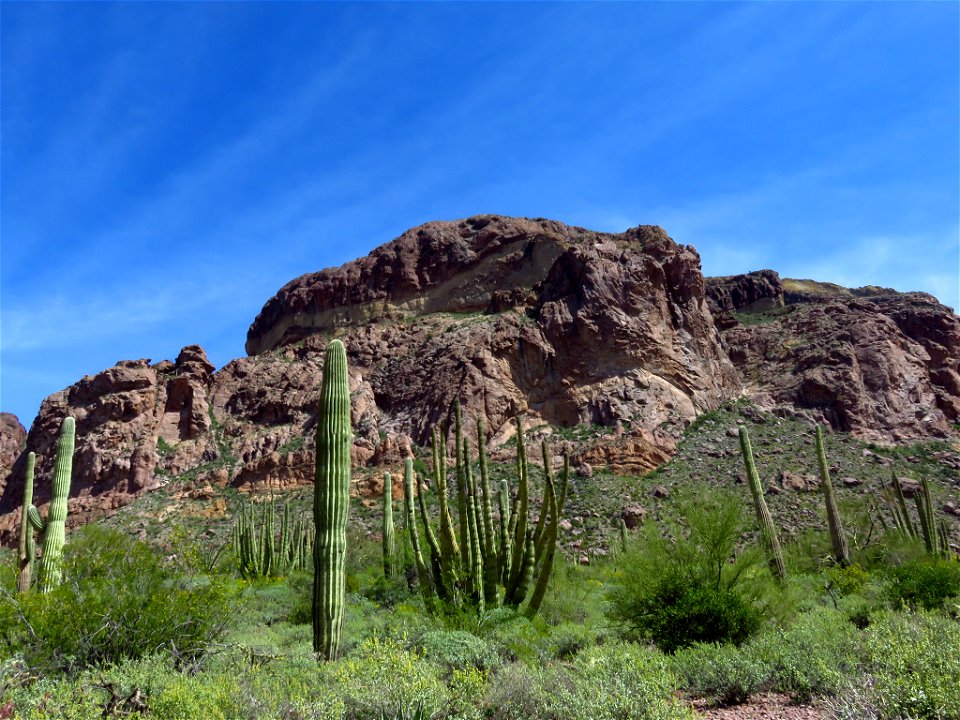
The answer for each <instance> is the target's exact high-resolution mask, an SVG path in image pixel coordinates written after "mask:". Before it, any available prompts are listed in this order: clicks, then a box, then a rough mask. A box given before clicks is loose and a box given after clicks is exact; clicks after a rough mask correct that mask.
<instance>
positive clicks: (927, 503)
mask: <svg viewBox="0 0 960 720" xmlns="http://www.w3.org/2000/svg"><path fill="white" fill-rule="evenodd" d="M913 501H914V503H916V506H917V515H919V517H920V530H921V531H922V533H923V544H924V546H925V547H926V549H927V552H928V553H930V554H931V555H936V554H937V551H938V547H937V546H938V544H939V539H940V538H939V536H938V535H937V530H936V525H935V523H934V519H933V503H932V501H931V500H930V484H929V483H928V482H927V478H925V477H921V478H920V492H919V493H917V494H916V495H914V496H913Z"/></svg>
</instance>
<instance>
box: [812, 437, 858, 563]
mask: <svg viewBox="0 0 960 720" xmlns="http://www.w3.org/2000/svg"><path fill="white" fill-rule="evenodd" d="M816 437H817V462H818V464H819V465H820V484H821V485H822V486H823V499H824V502H825V504H826V506H827V525H828V526H829V528H830V541H831V542H832V543H833V557H834V559H835V560H836V561H837V563H839V564H840V565H841V566H842V567H846V566H847V565H849V564H850V546H849V545H848V544H847V536H846V535H845V534H844V532H843V523H842V522H841V520H840V511H839V510H838V509H837V501H836V498H834V496H833V483H832V482H831V481H830V466H829V465H827V453H826V451H825V450H824V448H823V428H821V427H820V425H817V429H816Z"/></svg>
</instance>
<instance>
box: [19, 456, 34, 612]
mask: <svg viewBox="0 0 960 720" xmlns="http://www.w3.org/2000/svg"><path fill="white" fill-rule="evenodd" d="M36 462H37V456H36V454H34V453H32V452H31V453H28V454H27V466H26V468H25V470H24V476H23V505H22V507H21V509H20V552H19V556H18V559H19V561H20V575H19V577H18V578H17V590H18V592H21V593H25V592H26V591H27V590H29V589H30V581H31V579H32V578H33V557H34V555H35V553H36V551H35V549H34V545H33V524H32V523H31V522H30V508H31V507H33V471H34V466H35V465H36ZM34 510H36V508H34ZM37 517H39V513H38V515H37Z"/></svg>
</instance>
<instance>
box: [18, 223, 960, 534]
mask: <svg viewBox="0 0 960 720" xmlns="http://www.w3.org/2000/svg"><path fill="white" fill-rule="evenodd" d="M331 337H340V338H341V339H342V340H343V341H344V343H345V345H346V347H347V349H348V355H349V361H350V372H351V376H350V382H351V393H352V398H353V424H354V430H355V439H354V446H353V453H354V462H355V464H356V465H358V466H364V465H376V464H381V463H396V462H398V461H399V460H400V459H401V458H402V457H405V456H408V455H409V453H410V451H411V446H412V445H413V444H421V445H422V444H425V443H426V442H427V440H428V437H429V433H430V429H431V427H432V426H433V425H435V424H437V423H446V422H448V421H449V420H450V418H451V410H452V406H453V403H454V402H455V401H456V400H460V402H461V403H462V404H463V406H464V414H465V416H466V417H468V418H470V422H469V424H468V430H471V431H472V430H473V425H472V423H473V422H474V421H475V419H476V418H478V417H483V418H484V420H485V423H486V427H487V432H488V434H489V435H490V444H491V447H492V449H493V452H494V453H496V452H498V448H499V447H501V446H502V445H503V444H504V443H505V441H507V440H508V439H509V438H510V437H511V435H512V433H513V432H514V430H513V425H512V422H510V421H511V419H512V417H513V416H514V415H517V414H522V415H523V416H524V418H525V423H526V427H528V428H531V429H533V428H539V429H540V432H548V431H550V429H551V428H553V429H561V428H573V430H560V431H559V432H560V433H561V435H562V436H563V437H567V438H574V439H573V440H566V441H563V442H564V443H565V445H566V447H567V449H569V450H570V451H571V452H572V453H573V454H574V463H575V464H576V465H579V466H581V467H582V468H583V469H584V472H589V466H590V465H597V464H602V465H609V466H612V467H614V468H616V469H617V470H620V471H626V472H641V471H644V470H648V469H651V468H653V467H655V466H657V465H659V464H661V463H662V462H664V461H666V460H667V459H669V457H670V456H671V455H672V454H673V452H674V451H675V447H676V439H677V437H678V436H679V435H680V433H681V432H682V430H683V428H684V427H685V425H686V424H688V423H689V421H690V420H692V419H693V418H694V417H696V416H697V415H699V414H701V413H703V412H705V411H708V410H711V409H713V408H716V407H717V406H718V405H719V404H720V403H722V402H723V401H725V400H727V399H731V398H736V397H739V396H740V395H741V393H742V392H743V391H744V388H746V391H747V393H748V394H749V395H751V396H752V397H754V398H755V399H757V400H758V401H760V402H761V403H764V404H766V405H769V406H771V407H777V406H780V407H782V408H784V410H785V411H787V412H803V413H807V414H811V415H817V416H820V417H822V418H824V419H826V420H827V421H829V422H831V423H832V424H833V425H834V426H835V427H837V428H839V429H843V430H849V431H852V432H856V433H858V434H861V435H864V436H866V437H877V438H883V439H896V438H907V437H929V436H941V435H945V434H949V433H950V432H952V426H951V423H952V422H956V420H957V418H958V415H960V374H958V363H960V321H958V318H957V316H956V315H955V314H953V313H952V312H950V311H949V309H947V308H944V307H943V306H942V305H939V304H938V303H936V301H935V300H933V299H932V298H930V297H929V296H924V295H916V294H911V295H901V294H897V293H893V292H892V291H884V290H882V289H877V288H868V289H861V290H858V291H849V290H846V289H843V288H837V287H836V286H827V285H824V284H818V283H812V282H810V281H781V280H780V278H779V276H778V275H777V274H776V273H775V272H773V271H769V270H767V271H760V272H757V273H750V274H749V275H741V276H734V277H729V278H712V279H708V280H706V281H705V279H704V278H703V276H702V274H701V271H700V261H699V256H698V255H697V253H696V251H695V250H694V249H693V248H692V247H689V246H681V245H677V244H676V243H674V242H673V241H672V240H671V239H670V238H669V237H668V236H667V234H666V233H665V232H664V231H663V230H662V229H660V228H658V227H654V226H641V227H637V228H633V229H631V230H628V231H627V232H625V233H621V234H610V233H597V232H592V231H589V230H585V229H582V228H576V227H569V226H566V225H563V224H561V223H558V222H554V221H549V220H526V219H514V218H504V217H497V216H481V217H475V218H470V219H468V220H464V221H461V222H433V223H428V224H426V225H423V226H420V227H418V228H414V229H412V230H410V231H408V232H406V233H404V234H403V235H401V236H400V237H399V238H397V239H396V240H393V241H392V242H390V243H387V244H385V245H383V246H381V247H379V248H377V249H376V250H374V251H373V252H372V253H370V255H368V256H366V257H364V258H361V259H359V260H356V261H354V262H351V263H348V264H346V265H344V266H342V267H340V268H334V269H328V270H324V271H321V272H318V273H312V274H309V275H304V276H302V277H300V278H297V279H296V280H293V281H292V282H290V283H288V284H287V285H286V286H284V287H283V288H281V290H280V291H279V292H278V293H277V295H276V296H274V297H273V298H271V299H270V300H269V301H268V302H267V303H266V304H265V305H264V308H263V310H262V312H261V313H260V314H259V315H258V316H257V318H256V320H255V321H254V322H253V324H252V326H251V328H250V331H249V334H248V337H247V351H248V353H249V355H248V357H245V358H240V359H237V360H234V361H232V362H230V363H228V364H227V365H226V366H224V367H223V368H221V369H220V370H219V371H217V372H213V366H212V365H211V364H210V363H209V361H208V360H207V358H206V356H205V354H204V352H203V350H202V349H201V348H200V347H198V346H190V347H187V348H184V349H183V351H182V352H181V353H180V355H179V356H178V358H177V359H176V361H175V362H170V361H162V362H159V363H155V364H151V362H150V361H149V360H135V361H123V362H120V363H118V364H117V365H116V366H115V367H113V368H110V369H108V370H105V371H103V372H102V373H100V374H98V375H95V376H92V377H86V378H83V379H82V380H81V381H80V382H78V383H77V384H75V385H73V386H71V387H69V388H67V389H65V390H63V391H61V392H59V393H56V394H54V395H51V396H50V397H49V398H47V399H46V401H45V402H44V404H43V406H42V408H41V412H40V415H39V416H38V418H37V420H36V422H35V423H34V424H33V427H32V428H31V430H30V433H29V436H28V438H27V445H28V446H29V448H30V449H31V450H34V451H35V452H37V455H38V466H37V470H38V480H37V489H36V497H37V500H38V501H39V502H40V503H43V502H46V501H47V499H48V496H49V476H50V474H51V472H52V467H51V465H52V459H53V449H54V445H55V442H56V436H57V428H58V427H59V423H60V420H61V418H62V417H63V416H64V415H65V414H68V413H69V414H72V415H73V416H74V417H76V419H77V452H76V456H75V461H74V482H73V493H72V494H73V496H74V500H72V501H71V520H72V522H74V523H76V522H83V521H85V520H87V519H89V518H91V517H94V516H97V515H102V514H108V513H110V512H113V511H114V509H115V508H117V507H120V506H122V505H124V504H126V503H128V502H130V501H131V500H132V499H133V498H135V497H136V496H138V495H139V494H142V493H144V492H148V491H150V490H151V489H153V488H156V487H158V486H160V485H164V484H166V483H167V482H169V481H170V480H171V479H174V478H176V479H177V481H178V483H181V484H186V486H187V491H189V487H190V486H191V484H193V485H196V486H197V487H198V490H199V489H201V488H204V487H205V486H206V485H207V484H214V485H216V484H220V485H224V484H228V483H229V484H232V485H234V486H236V487H239V488H241V489H249V488H265V487H286V486H293V485H301V484H305V483H309V482H312V478H313V440H312V430H313V426H314V423H315V410H314V408H315V406H316V402H317V400H318V396H319V388H320V379H321V371H322V362H323V351H324V348H325V345H326V343H327V341H328V340H329V339H330V338H331ZM4 423H5V424H4V426H3V427H6V425H9V424H10V423H7V422H6V420H4ZM17 426H19V423H17ZM577 426H581V427H579V428H578V427H577ZM583 426H590V427H583ZM595 426H606V428H607V430H606V431H604V432H594V431H592V430H591V428H594V427H595ZM0 430H2V428H0ZM21 432H22V428H21ZM6 437H9V438H11V439H9V440H4V441H3V444H2V445H0V449H3V450H4V452H7V455H9V456H10V457H15V456H16V455H18V454H19V455H20V457H19V459H18V460H17V461H16V462H15V463H13V469H12V472H6V471H4V472H3V475H2V476H0V513H7V514H6V515H5V516H2V517H0V533H4V532H10V531H11V530H12V527H13V523H14V516H13V514H11V511H12V510H14V509H15V508H16V507H17V506H18V505H19V503H20V495H21V493H22V464H23V462H24V457H23V455H22V454H20V448H21V445H22V436H20V439H19V440H18V439H16V432H15V429H13V426H12V425H11V429H10V430H9V431H2V432H0V438H6ZM577 438H579V440H577ZM586 438H589V439H586ZM558 444H559V443H558ZM8 445H9V446H10V448H11V449H9V450H6V448H7V446H8ZM14 447H15V449H13V448H14ZM505 453H506V455H509V452H508V451H505ZM0 462H3V458H2V457H0ZM0 467H3V468H9V467H10V463H9V461H8V464H6V465H3V466H0ZM364 482H366V481H365V480H364V479H363V478H362V477H360V478H358V485H357V487H356V488H355V491H356V492H358V493H363V492H364V487H365V485H364ZM204 491H206V490H204Z"/></svg>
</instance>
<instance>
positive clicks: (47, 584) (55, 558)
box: [24, 417, 76, 593]
mask: <svg viewBox="0 0 960 720" xmlns="http://www.w3.org/2000/svg"><path fill="white" fill-rule="evenodd" d="M75 439H76V422H75V421H74V419H73V418H72V417H66V418H64V419H63V424H62V425H61V426H60V438H59V439H58V440H57V460H56V466H55V468H54V471H53V489H52V491H51V495H50V508H49V509H48V510H47V519H46V521H44V520H43V518H41V517H40V512H39V511H38V510H37V508H36V507H35V506H33V505H32V504H31V505H26V503H25V507H26V514H27V519H28V520H29V522H30V525H32V526H33V528H34V529H36V530H37V532H41V533H43V550H42V552H41V555H40V573H39V578H38V581H37V584H38V585H39V587H40V592H42V593H45V592H50V591H51V590H53V589H54V588H55V587H57V586H58V585H59V584H60V583H61V582H62V580H63V546H64V544H65V543H66V523H67V499H68V498H69V497H70V478H71V475H72V474H73V448H74V443H75ZM31 454H32V453H31ZM28 463H29V458H28ZM30 480H31V483H30V493H31V498H30V499H31V500H32V499H33V497H32V494H33V482H32V480H33V476H32V474H31V476H30ZM25 490H26V488H25ZM24 499H26V498H24ZM28 534H30V531H29V530H28ZM25 544H27V545H32V538H31V540H30V541H28V542H26V543H25ZM27 586H28V587H29V581H28V582H27Z"/></svg>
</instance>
